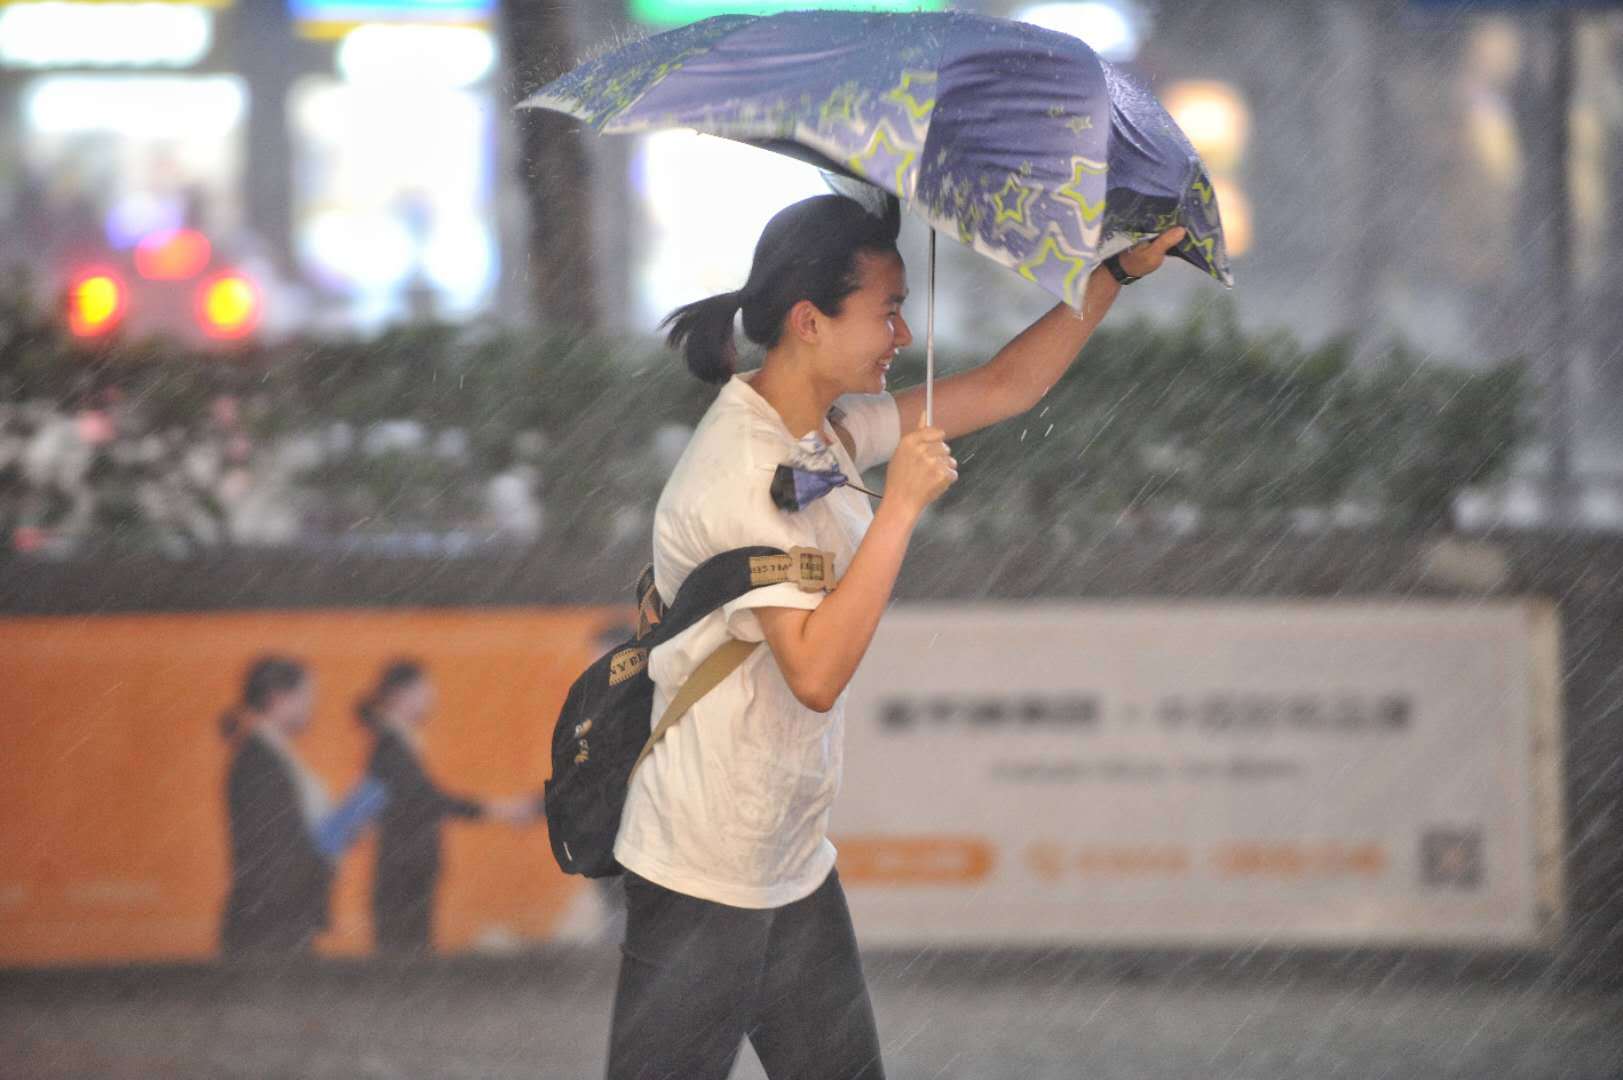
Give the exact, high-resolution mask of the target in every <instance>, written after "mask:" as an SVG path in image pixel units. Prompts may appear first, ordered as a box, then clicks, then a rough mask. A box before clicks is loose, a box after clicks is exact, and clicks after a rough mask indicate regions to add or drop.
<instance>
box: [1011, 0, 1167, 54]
mask: <svg viewBox="0 0 1623 1080" xmlns="http://www.w3.org/2000/svg"><path fill="white" fill-rule="evenodd" d="M1015 18H1017V19H1019V20H1020V21H1021V22H1026V23H1030V24H1031V25H1033V26H1041V27H1043V28H1044V29H1047V30H1055V31H1058V32H1059V33H1061V34H1069V35H1071V36H1072V37H1074V38H1077V39H1079V40H1081V41H1084V42H1086V43H1087V45H1088V47H1089V48H1091V49H1092V50H1093V51H1094V52H1096V53H1098V54H1099V55H1100V56H1102V57H1104V58H1105V59H1106V60H1114V61H1118V62H1124V61H1127V60H1131V59H1132V58H1133V57H1135V56H1137V55H1138V48H1139V45H1140V44H1142V42H1143V40H1144V19H1143V15H1142V14H1141V13H1140V12H1139V11H1138V9H1137V8H1136V7H1134V6H1133V5H1131V4H1127V3H1122V2H1120V0H1115V2H1109V3H1106V2H1094V3H1083V4H1068V3H1052V4H1035V5H1033V6H1031V7H1028V8H1023V9H1021V10H1020V11H1019V12H1017V13H1016V15H1015Z"/></svg>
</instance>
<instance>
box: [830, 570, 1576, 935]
mask: <svg viewBox="0 0 1623 1080" xmlns="http://www.w3.org/2000/svg"><path fill="white" fill-rule="evenodd" d="M1556 633H1557V631H1556V623H1555V619H1554V613H1553V610H1552V609H1551V608H1550V607H1549V606H1547V605H1545V604H1542V603H1534V602H1526V603H1522V602H1505V603H1494V604H1472V605H1467V604H1425V603H1415V604H1378V603H1347V604H1333V603H1325V604H1317V603H1312V604H1310V603H1289V604H1287V603H1278V604H1266V603H1243V604H1204V603H1203V604H1139V603H1134V604H1131V605H1121V606H1072V605H1054V604H1043V605H1035V606H1026V607H1021V608H1013V607H981V608H976V607H960V606H952V607H947V606H943V607H940V608H933V607H930V608H926V607H909V608H898V609H897V610H895V611H893V612H892V613H891V614H890V615H888V616H887V617H886V619H885V621H884V623H883V624H882V625H881V627H880V629H879V632H878V634H877V636H876V637H875V639H874V644H873V647H872V649H871V650H870V652H869V654H868V656H867V658H866V659H865V660H864V662H863V666H862V668H861V670H860V671H859V672H858V674H857V678H856V680H855V681H854V682H853V684H852V688H851V695H850V699H849V702H848V712H847V727H846V754H845V760H846V775H845V783H844V785H843V788H842V791H841V794H840V799H839V802H838V804H837V805H836V808H835V820H834V832H835V844H836V846H837V847H839V848H840V851H841V856H840V858H841V866H842V869H843V868H844V867H845V865H846V861H847V852H848V851H849V852H851V853H852V870H853V873H851V874H850V875H849V876H848V877H847V882H848V884H849V886H850V897H851V907H852V909H853V912H854V916H855V920H856V925H857V927H858V929H859V932H860V934H861V935H862V938H863V941H864V942H865V943H866V944H873V945H881V944H882V945H906V946H913V945H940V944H945V943H955V944H962V945H1022V946H1048V945H1053V946H1063V945H1096V944H1113V945H1152V946H1227V945H1246V944H1250V945H1256V944H1261V943H1264V942H1267V943H1270V944H1274V945H1280V946H1287V945H1324V946H1386V945H1421V946H1462V945H1499V946H1537V945H1540V944H1547V943H1550V942H1552V941H1553V940H1554V937H1555V935H1556V934H1557V932H1558V931H1559V928H1560V926H1561V923H1562V920H1563V910H1564V899H1563V886H1562V871H1561V853H1562V850H1563V840H1562V836H1563V827H1562V821H1563V818H1562V814H1561V804H1562V800H1561V794H1560V792H1561V778H1560V777H1561V772H1560V761H1559V753H1560V750H1559V748H1560V746H1561V739H1560V737H1559V732H1560V717H1559V690H1558V679H1559V669H1558V663H1557V642H1556Z"/></svg>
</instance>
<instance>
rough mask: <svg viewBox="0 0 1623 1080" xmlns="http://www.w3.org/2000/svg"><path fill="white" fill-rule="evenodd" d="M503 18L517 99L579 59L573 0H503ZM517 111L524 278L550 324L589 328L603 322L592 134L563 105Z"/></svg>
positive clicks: (573, 329) (552, 326)
mask: <svg viewBox="0 0 1623 1080" xmlns="http://www.w3.org/2000/svg"><path fill="white" fill-rule="evenodd" d="M501 26H502V39H503V41H502V45H503V49H504V50H505V52H506V54H507V58H508V64H509V66H510V69H511V71H512V76H513V97H512V103H513V104H515V105H516V104H517V103H518V102H520V101H522V100H523V99H524V98H525V97H526V96H528V95H529V94H530V93H531V92H532V91H534V90H535V89H536V88H537V87H539V86H541V85H543V84H544V83H546V82H548V81H549V80H551V79H553V78H556V77H557V76H558V75H561V74H563V73H564V72H565V71H568V70H569V68H570V67H571V66H573V65H574V63H575V61H576V56H575V13H574V5H573V4H572V3H571V2H569V0H503V3H502V20H501ZM514 116H515V119H514V122H515V123H516V124H517V125H518V131H519V155H518V170H519V183H520V185H521V187H522V188H523V191H524V198H525V204H526V206H527V208H528V211H529V245H528V257H527V262H526V267H525V273H524V279H525V280H526V281H527V282H528V283H529V288H530V296H531V298H532V301H533V304H534V308H535V313H536V315H537V316H538V317H539V319H540V320H541V322H542V324H543V325H545V326H546V327H547V328H548V329H549V330H568V331H571V332H578V333H590V332H592V331H594V330H596V329H597V327H598V311H597V284H596V282H597V268H596V266H595V265H594V262H593V245H592V190H593V189H592V182H593V181H592V168H591V158H590V155H589V153H588V150H587V147H586V145H585V139H586V138H587V135H586V133H585V132H584V131H583V129H582V128H581V125H580V123H579V122H578V121H576V120H574V119H571V118H570V117H567V116H564V115H563V114H561V113H555V112H551V111H548V110H544V109H520V110H518V111H517V112H516V113H515V114H514Z"/></svg>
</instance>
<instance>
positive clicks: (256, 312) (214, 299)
mask: <svg viewBox="0 0 1623 1080" xmlns="http://www.w3.org/2000/svg"><path fill="white" fill-rule="evenodd" d="M197 298H198V307H197V316H198V324H199V325H200V326H201V327H202V329H203V332H204V333H205V334H207V335H208V336H209V337H212V338H217V339H222V340H231V339H235V338H241V337H245V336H246V335H248V334H250V333H252V332H253V330H254V328H255V327H256V326H258V325H259V316H260V310H261V305H260V302H259V289H258V288H257V287H256V286H255V285H254V283H253V282H251V281H249V280H248V278H247V277H246V276H244V275H242V274H239V273H226V274H221V275H219V276H218V277H214V278H210V279H209V280H208V281H206V282H204V283H203V285H202V286H201V287H200V288H199V289H198V292H197Z"/></svg>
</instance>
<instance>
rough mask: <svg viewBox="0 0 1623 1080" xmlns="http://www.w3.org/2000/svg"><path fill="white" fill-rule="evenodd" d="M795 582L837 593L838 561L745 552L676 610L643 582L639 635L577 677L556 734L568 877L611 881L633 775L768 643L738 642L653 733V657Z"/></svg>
mask: <svg viewBox="0 0 1623 1080" xmlns="http://www.w3.org/2000/svg"><path fill="white" fill-rule="evenodd" d="M786 581H793V582H795V583H796V584H798V585H799V586H800V587H801V588H802V589H805V590H806V591H808V592H822V591H827V590H828V589H831V588H833V586H834V556H833V554H832V553H830V552H826V551H817V550H814V549H811V548H791V549H790V550H789V551H787V552H785V551H782V550H780V549H778V548H772V547H747V548H735V549H734V550H732V551H726V552H723V553H722V554H720V555H717V556H715V557H714V558H712V559H709V560H707V561H705V562H704V563H702V564H701V565H700V566H699V567H698V568H696V569H695V570H694V571H693V573H692V574H690V575H689V576H688V578H687V580H686V581H685V582H683V583H682V588H681V590H680V591H679V592H678V593H677V595H676V599H675V600H674V601H673V602H672V603H671V605H670V606H669V608H666V607H665V606H664V605H663V604H662V603H661V602H660V599H659V594H658V592H656V591H655V589H654V584H653V568H652V567H649V568H648V569H647V570H644V571H643V573H642V577H641V579H640V580H639V581H638V584H637V608H638V625H637V632H636V636H635V637H633V638H631V639H630V640H628V641H625V642H622V643H621V644H620V645H618V646H616V647H615V648H613V649H610V650H609V651H608V652H607V653H605V654H604V655H603V656H601V657H599V658H598V659H597V661H596V662H595V663H593V664H592V666H591V667H589V668H587V669H586V671H585V672H584V673H582V674H581V676H580V677H579V678H577V679H576V680H575V682H574V684H573V685H571V686H570V688H569V696H568V697H566V698H565V699H564V705H563V709H562V710H561V711H560V712H559V714H558V722H557V724H556V725H555V726H554V727H553V729H552V778H551V779H549V780H548V781H547V782H546V786H545V788H544V793H543V796H542V798H543V805H544V808H545V811H546V815H547V833H548V835H549V838H550V839H551V841H552V854H553V857H554V858H556V859H557V860H558V865H559V866H560V867H562V868H563V871H564V873H566V874H582V875H584V876H586V877H611V876H613V875H615V874H618V873H620V872H621V866H620V864H619V863H618V862H616V861H615V859H614V838H615V835H616V834H617V833H618V832H619V831H620V814H621V811H622V810H624V808H625V801H626V788H627V785H628V784H629V783H630V782H631V774H632V773H633V772H634V771H635V770H636V768H637V766H638V765H640V764H641V763H642V759H643V758H644V757H646V756H647V755H648V753H649V751H651V750H652V749H653V748H654V744H655V743H657V742H658V741H659V740H660V738H661V737H662V736H663V735H664V734H665V732H666V731H667V730H668V729H669V728H670V726H671V725H672V724H674V723H676V721H677V720H679V719H681V718H682V715H683V714H684V713H686V712H687V710H688V709H689V708H691V707H692V706H693V703H694V702H695V701H697V700H699V698H701V697H703V696H704V695H705V694H706V693H708V692H709V691H710V690H712V689H713V688H714V687H715V686H716V685H717V684H718V683H720V682H721V680H722V679H724V678H726V677H727V676H728V675H729V674H731V673H732V672H733V671H734V670H735V669H736V668H737V667H738V666H739V665H740V664H742V663H743V662H744V661H745V660H747V659H748V658H749V656H750V654H751V653H752V652H754V651H755V649H756V648H757V647H758V646H759V644H760V643H759V642H748V641H738V640H736V639H733V640H729V641H728V642H727V643H726V644H724V645H722V646H721V647H720V648H718V649H717V650H716V651H715V652H714V653H712V654H710V655H709V656H708V657H706V658H705V659H704V660H703V661H702V662H701V663H700V664H699V666H698V667H696V668H695V669H694V670H693V673H692V674H691V675H689V676H688V678H687V680H686V681H684V682H683V683H682V685H681V687H680V688H679V689H678V690H677V692H676V696H675V697H674V698H673V699H672V700H671V703H670V706H669V707H668V708H667V709H666V711H665V714H664V715H663V716H661V717H660V720H659V723H658V724H657V725H655V726H654V729H653V731H652V733H650V731H649V727H648V722H649V720H650V719H651V717H652V715H653V707H654V682H653V680H652V679H650V678H649V677H648V670H647V669H648V653H649V652H650V651H651V650H652V649H653V648H654V647H655V646H657V645H660V644H662V643H664V642H666V641H669V640H670V639H671V638H674V637H675V636H676V635H677V634H680V633H681V632H682V631H683V630H686V629H687V628H688V627H690V626H692V625H693V624H694V623H696V622H698V621H699V620H700V619H702V618H704V617H705V616H706V615H708V614H710V613H711V612H712V611H715V610H716V609H717V608H719V607H721V606H722V605H723V604H725V603H727V602H729V601H731V600H735V599H737V598H738V597H740V596H742V595H744V594H745V593H747V592H749V591H750V590H751V589H757V588H760V587H761V586H763V585H776V584H779V583H781V582H786Z"/></svg>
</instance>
